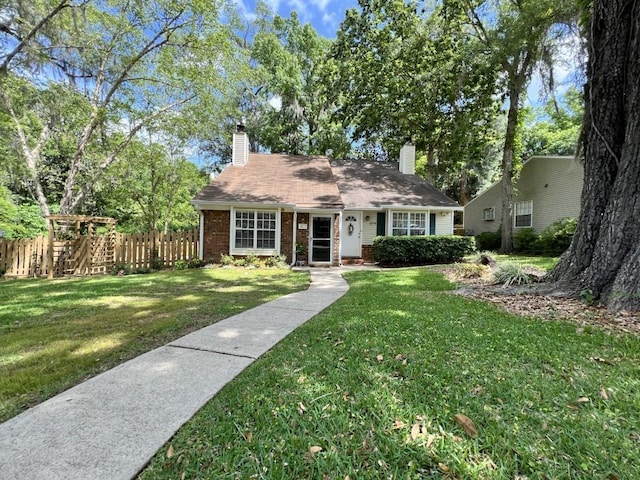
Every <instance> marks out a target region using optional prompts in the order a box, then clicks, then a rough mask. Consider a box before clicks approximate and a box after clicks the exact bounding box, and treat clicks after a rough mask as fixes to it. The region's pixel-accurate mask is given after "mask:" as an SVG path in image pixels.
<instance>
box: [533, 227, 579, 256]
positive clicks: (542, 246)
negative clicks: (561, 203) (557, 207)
mask: <svg viewBox="0 0 640 480" xmlns="http://www.w3.org/2000/svg"><path fill="white" fill-rule="evenodd" d="M577 225H578V220H577V219H575V218H573V217H565V218H561V219H560V220H557V221H555V222H553V223H552V224H551V225H549V226H548V227H547V228H545V229H544V230H543V231H542V232H540V236H539V237H538V249H539V251H540V252H541V253H542V254H544V255H549V256H559V255H561V254H562V253H563V252H564V251H565V250H566V249H567V248H569V245H570V244H571V240H572V239H573V234H574V233H575V231H576V226H577Z"/></svg>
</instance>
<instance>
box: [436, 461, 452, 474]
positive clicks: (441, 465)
mask: <svg viewBox="0 0 640 480" xmlns="http://www.w3.org/2000/svg"><path fill="white" fill-rule="evenodd" d="M438 467H440V470H442V471H443V472H444V473H447V472H448V471H449V467H448V466H447V465H445V464H444V463H438Z"/></svg>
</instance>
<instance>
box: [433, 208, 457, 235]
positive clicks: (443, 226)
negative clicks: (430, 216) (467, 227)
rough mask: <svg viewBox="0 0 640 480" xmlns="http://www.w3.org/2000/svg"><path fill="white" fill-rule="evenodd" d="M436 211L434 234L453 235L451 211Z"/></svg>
mask: <svg viewBox="0 0 640 480" xmlns="http://www.w3.org/2000/svg"><path fill="white" fill-rule="evenodd" d="M435 213H436V235H453V213H451V212H445V214H444V215H442V213H441V212H435Z"/></svg>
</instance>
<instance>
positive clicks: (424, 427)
mask: <svg viewBox="0 0 640 480" xmlns="http://www.w3.org/2000/svg"><path fill="white" fill-rule="evenodd" d="M347 278H348V281H349V283H350V285H351V289H350V290H349V292H348V293H347V294H346V295H345V296H344V297H343V298H342V299H340V300H338V302H336V303H334V304H333V305H332V306H330V307H329V308H328V309H326V310H325V311H324V312H323V313H321V314H320V315H318V316H316V317H315V318H313V319H312V320H310V321H309V322H307V323H306V324H305V325H303V326H302V327H300V328H299V329H297V330H296V331H295V332H293V333H292V334H291V335H290V336H289V337H287V338H286V339H285V340H284V341H283V342H281V343H280V344H278V345H277V346H276V347H275V348H274V349H273V350H271V351H270V352H268V353H267V354H266V355H264V356H263V357H262V358H261V359H259V360H258V361H257V362H255V363H254V364H252V365H251V366H250V367H249V368H248V369H247V370H245V371H244V372H243V373H242V374H241V375H240V376H239V377H237V378H236V379H235V380H234V381H232V382H231V383H230V384H228V385H227V386H226V387H225V388H224V389H223V390H222V391H221V392H220V393H219V394H218V395H217V396H216V397H214V399H213V400H212V401H211V402H209V403H208V404H207V405H206V406H205V407H204V408H203V409H202V410H201V411H200V412H199V413H198V414H197V415H196V416H195V417H194V418H193V419H192V420H191V421H190V422H188V423H187V424H186V425H185V426H184V427H183V428H182V429H181V430H180V431H179V432H178V433H177V434H176V436H175V437H174V438H173V439H172V440H171V441H170V442H169V444H168V445H166V446H165V447H164V448H162V449H161V451H160V452H159V453H158V454H157V455H156V457H155V458H154V459H153V460H152V461H151V463H150V464H149V465H148V467H147V468H146V470H144V471H143V472H142V473H141V475H140V478H141V479H154V480H155V479H179V478H220V479H225V478H229V479H235V478H273V479H280V478H296V479H301V478H310V479H316V478H332V479H344V478H347V476H348V477H349V478H351V479H381V478H385V479H386V478H394V479H407V478H415V479H425V478H460V479H514V478H528V479H546V478H549V479H550V478H556V479H594V478H619V479H631V478H640V463H639V462H638V458H640V415H638V411H640V349H639V346H638V338H637V337H634V336H614V335H609V334H606V333H605V332H603V331H601V330H599V329H596V328H591V327H586V328H585V329H584V331H581V333H578V332H577V331H576V327H575V325H572V324H569V323H563V322H557V321H546V322H543V321H540V320H536V319H532V318H521V317H516V316H513V315H510V314H508V313H506V312H504V311H502V310H499V309H497V308H496V307H494V306H492V305H489V304H486V303H482V302H479V301H474V300H470V299H465V298H460V297H458V296H453V295H451V294H450V293H447V292H446V290H448V289H450V288H451V285H450V284H449V283H448V282H446V281H445V280H443V277H442V276H441V275H440V274H438V273H435V272H432V271H429V270H428V269H411V270H395V271H384V272H354V273H350V274H349V275H348V277H347ZM603 392H604V393H603ZM605 397H606V398H605ZM456 414H464V415H466V416H468V417H469V418H470V419H471V420H472V421H473V422H474V424H475V426H476V428H477V430H478V436H477V437H476V438H473V437H470V436H469V435H467V434H466V433H465V432H464V430H463V429H462V428H461V427H460V426H459V425H458V424H457V423H456V421H455V418H454V416H455V415H456ZM412 432H413V435H412ZM311 447H320V448H321V449H322V450H320V451H317V450H318V449H317V448H315V449H313V451H311V450H310V449H311Z"/></svg>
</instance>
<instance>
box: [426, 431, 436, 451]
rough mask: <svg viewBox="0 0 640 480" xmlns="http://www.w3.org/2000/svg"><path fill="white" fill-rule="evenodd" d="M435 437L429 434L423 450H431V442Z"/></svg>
mask: <svg viewBox="0 0 640 480" xmlns="http://www.w3.org/2000/svg"><path fill="white" fill-rule="evenodd" d="M435 439H436V436H435V435H434V434H433V433H430V434H429V436H428V437H427V443H425V445H424V448H431V445H433V442H434V441H435Z"/></svg>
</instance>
